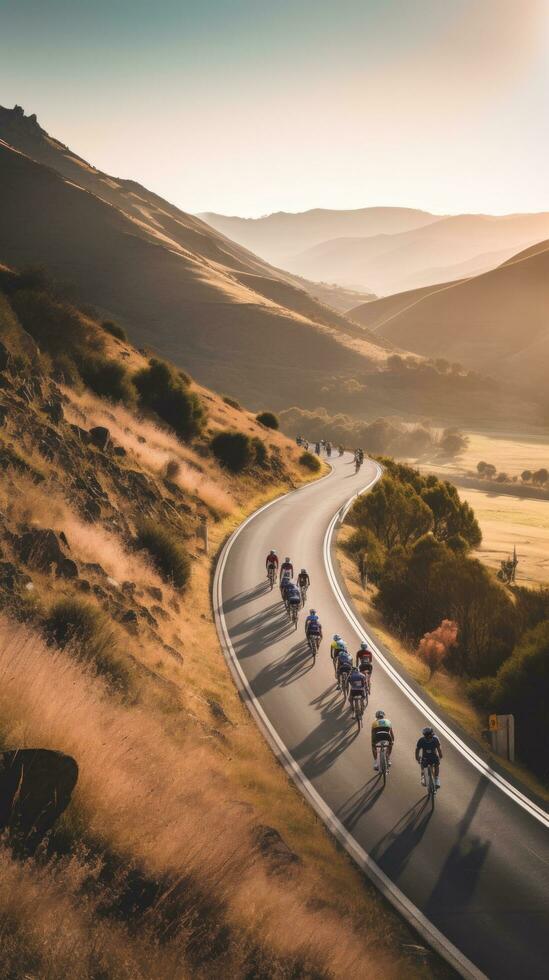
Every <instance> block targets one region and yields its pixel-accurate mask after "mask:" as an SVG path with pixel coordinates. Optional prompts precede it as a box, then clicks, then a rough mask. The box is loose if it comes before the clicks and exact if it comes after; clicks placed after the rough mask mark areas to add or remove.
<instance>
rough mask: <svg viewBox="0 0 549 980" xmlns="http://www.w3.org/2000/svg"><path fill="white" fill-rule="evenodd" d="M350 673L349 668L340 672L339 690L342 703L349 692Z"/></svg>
mask: <svg viewBox="0 0 549 980" xmlns="http://www.w3.org/2000/svg"><path fill="white" fill-rule="evenodd" d="M350 673H351V671H350V670H345V671H343V673H342V674H341V690H342V692H343V704H345V702H346V700H347V695H348V693H349V674H350Z"/></svg>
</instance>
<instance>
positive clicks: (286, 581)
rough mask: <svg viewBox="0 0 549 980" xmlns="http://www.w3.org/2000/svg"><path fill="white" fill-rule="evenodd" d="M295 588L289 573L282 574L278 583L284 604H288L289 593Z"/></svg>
mask: <svg viewBox="0 0 549 980" xmlns="http://www.w3.org/2000/svg"><path fill="white" fill-rule="evenodd" d="M296 588H297V586H296V585H295V583H294V582H292V580H291V578H290V576H289V575H287V576H284V578H283V579H282V582H281V583H280V594H281V596H282V601H283V602H285V603H286V605H288V599H289V597H290V594H291V593H292V592H293V591H294V589H296Z"/></svg>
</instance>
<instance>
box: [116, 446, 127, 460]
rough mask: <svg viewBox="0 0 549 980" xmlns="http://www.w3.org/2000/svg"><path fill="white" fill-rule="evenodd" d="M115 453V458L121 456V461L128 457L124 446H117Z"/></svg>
mask: <svg viewBox="0 0 549 980" xmlns="http://www.w3.org/2000/svg"><path fill="white" fill-rule="evenodd" d="M113 452H114V455H115V456H119V457H120V459H122V458H123V457H124V456H127V455H128V454H127V452H126V450H125V449H124V446H115V447H114V450H113Z"/></svg>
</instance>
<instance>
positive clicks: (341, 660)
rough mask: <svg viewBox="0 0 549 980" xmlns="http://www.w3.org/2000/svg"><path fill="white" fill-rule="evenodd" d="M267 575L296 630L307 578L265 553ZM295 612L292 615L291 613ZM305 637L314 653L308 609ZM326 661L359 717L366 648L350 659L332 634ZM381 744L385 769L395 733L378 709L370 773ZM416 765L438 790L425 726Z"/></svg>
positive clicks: (315, 635) (316, 623)
mask: <svg viewBox="0 0 549 980" xmlns="http://www.w3.org/2000/svg"><path fill="white" fill-rule="evenodd" d="M265 564H266V568H267V574H268V575H269V572H270V570H271V574H272V570H273V569H274V570H275V572H276V571H278V573H279V584H280V590H281V595H282V599H283V601H284V602H285V605H286V608H287V610H288V614H289V615H290V616H291V618H292V619H294V622H295V624H296V626H297V611H298V610H299V608H300V606H302V605H304V604H305V599H306V595H307V590H308V589H309V586H310V584H311V580H310V577H309V574H308V572H307V570H306V569H305V568H302V569H301V571H300V572H299V574H298V576H297V579H296V581H295V582H294V581H293V578H294V566H293V563H292V561H291V559H290V558H289V557H286V558H285V560H284V561H283V562H282V564H281V565H280V567H279V561H278V557H277V553H276V551H274V550H271V551H269V553H268V555H267V559H266V562H265ZM294 610H295V612H293V611H294ZM305 637H306V639H307V642H308V643H309V645H310V646H311V647H313V646H314V649H315V651H316V650H318V647H319V646H320V643H321V641H322V639H323V634H322V624H321V622H320V619H319V616H318V613H317V611H316V609H310V610H309V614H308V616H307V617H306V619H305ZM330 657H331V660H332V664H333V667H334V673H335V679H336V682H337V689H338V691H343V698H344V702H346V701H347V700H348V702H349V706H350V707H351V709H352V710H353V712H354V710H355V699H357V698H360V699H361V701H362V705H361V716H362V714H363V713H364V709H365V707H366V703H367V697H369V696H370V694H371V691H372V671H373V654H372V651H371V650H370V648H369V647H368V644H367V643H366V642H365V641H363V642H362V643H361V644H360V647H359V649H358V650H357V652H356V654H355V655H354V658H353V656H352V655H351V654H350V653H349V650H348V647H347V644H346V642H345V640H344V639H343V638H342V637H341V636H340V635H339V633H334V635H333V637H332V640H331V643H330ZM382 742H384V743H385V744H386V746H387V765H389V766H390V765H391V753H392V751H393V746H394V743H395V733H394V730H393V725H392V723H391V720H390V719H389V718H388V717H387V715H386V713H385V711H384V710H382V709H381V708H380V709H378V710H377V711H376V713H375V717H374V719H373V721H372V726H371V748H372V755H373V758H374V769H375V770H376V771H379V762H378V748H379V745H380V744H381V743H382ZM415 758H416V761H417V762H418V763H419V764H420V766H421V783H422V785H423V786H425V784H426V783H425V769H426V768H427V766H433V769H434V777H435V787H436V789H439V788H440V778H439V771H440V760H441V759H442V748H441V745H440V740H439V738H438V737H437V736H436V735H435V733H434V731H433V729H432V728H431V727H430V726H427V727H425V728H424V729H423V731H422V734H421V737H420V738H419V739H418V741H417V745H416V749H415Z"/></svg>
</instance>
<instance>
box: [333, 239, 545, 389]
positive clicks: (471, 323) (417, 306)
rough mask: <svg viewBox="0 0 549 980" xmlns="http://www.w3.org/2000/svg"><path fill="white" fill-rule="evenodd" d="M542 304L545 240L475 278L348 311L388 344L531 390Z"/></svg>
mask: <svg viewBox="0 0 549 980" xmlns="http://www.w3.org/2000/svg"><path fill="white" fill-rule="evenodd" d="M548 304H549V242H547V241H545V242H540V243H537V244H536V245H535V246H533V247H531V248H529V249H526V250H525V251H524V252H521V253H520V254H518V255H516V256H514V257H513V258H512V259H509V260H508V261H507V262H505V263H504V264H503V265H501V266H499V267H498V268H497V269H493V270H492V271H490V272H486V273H484V274H483V275H480V276H475V277H473V278H471V279H465V280H460V281H458V282H455V283H447V284H445V285H444V286H439V287H435V288H426V289H421V290H416V291H412V292H410V293H404V294H400V295H398V296H393V297H388V298H387V299H382V300H378V301H376V302H374V303H367V304H366V305H364V306H362V307H359V308H358V309H356V310H353V311H352V314H351V315H352V316H353V318H354V319H356V320H357V321H359V322H364V323H365V324H367V325H368V327H369V328H370V329H374V330H375V331H376V333H378V334H379V335H380V336H382V337H384V338H385V339H387V340H388V341H390V342H391V343H394V344H401V345H403V346H406V347H408V348H410V349H412V350H414V351H416V352H417V353H419V354H423V355H427V356H430V357H445V358H449V359H450V360H458V361H461V362H462V363H463V364H466V365H470V366H473V365H474V366H476V367H477V369H480V370H483V371H486V372H488V373H490V374H492V375H494V376H496V377H497V376H499V377H501V378H505V379H509V380H512V381H514V382H516V383H519V382H520V383H522V384H523V386H524V387H529V388H530V390H532V391H533V392H534V393H535V394H539V392H540V386H541V385H543V384H544V378H545V373H546V364H547V354H548V352H549V329H548V326H547V316H546V311H547V308H548Z"/></svg>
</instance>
